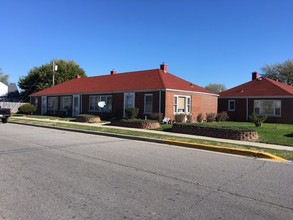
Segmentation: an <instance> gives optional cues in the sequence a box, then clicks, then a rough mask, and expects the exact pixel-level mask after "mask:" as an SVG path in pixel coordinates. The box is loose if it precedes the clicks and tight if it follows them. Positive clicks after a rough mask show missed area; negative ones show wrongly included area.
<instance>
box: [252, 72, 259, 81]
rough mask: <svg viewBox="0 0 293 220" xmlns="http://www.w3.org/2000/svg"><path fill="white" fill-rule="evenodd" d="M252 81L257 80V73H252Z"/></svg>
mask: <svg viewBox="0 0 293 220" xmlns="http://www.w3.org/2000/svg"><path fill="white" fill-rule="evenodd" d="M251 79H252V80H256V79H258V73H257V72H253V73H252V78H251Z"/></svg>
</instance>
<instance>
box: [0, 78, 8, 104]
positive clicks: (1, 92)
mask: <svg viewBox="0 0 293 220" xmlns="http://www.w3.org/2000/svg"><path fill="white" fill-rule="evenodd" d="M7 94H8V86H7V85H5V84H4V83H3V82H0V101H3V100H4V99H5V97H6V96H7Z"/></svg>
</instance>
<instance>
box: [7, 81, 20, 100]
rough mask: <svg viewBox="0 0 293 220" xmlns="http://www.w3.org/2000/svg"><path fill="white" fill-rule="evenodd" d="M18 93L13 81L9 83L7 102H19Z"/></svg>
mask: <svg viewBox="0 0 293 220" xmlns="http://www.w3.org/2000/svg"><path fill="white" fill-rule="evenodd" d="M19 101H20V94H19V91H18V88H17V86H16V84H15V83H10V84H9V85H8V95H7V102H19Z"/></svg>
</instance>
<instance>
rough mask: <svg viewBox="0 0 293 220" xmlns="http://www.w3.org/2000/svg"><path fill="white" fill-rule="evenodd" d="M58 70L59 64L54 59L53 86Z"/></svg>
mask: <svg viewBox="0 0 293 220" xmlns="http://www.w3.org/2000/svg"><path fill="white" fill-rule="evenodd" d="M57 70H58V65H56V64H55V61H53V78H52V86H54V85H55V71H57Z"/></svg>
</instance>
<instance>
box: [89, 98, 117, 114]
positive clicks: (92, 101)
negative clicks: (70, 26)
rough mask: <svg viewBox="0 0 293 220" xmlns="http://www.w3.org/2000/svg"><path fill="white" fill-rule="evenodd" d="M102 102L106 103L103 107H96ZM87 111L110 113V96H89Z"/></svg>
mask: <svg viewBox="0 0 293 220" xmlns="http://www.w3.org/2000/svg"><path fill="white" fill-rule="evenodd" d="M102 101H104V102H105V103H106V105H105V107H104V108H103V109H102V108H100V107H99V106H98V103H99V102H102ZM89 105H90V106H89V110H90V111H97V112H101V111H103V112H112V96H111V95H107V96H90V99H89Z"/></svg>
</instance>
